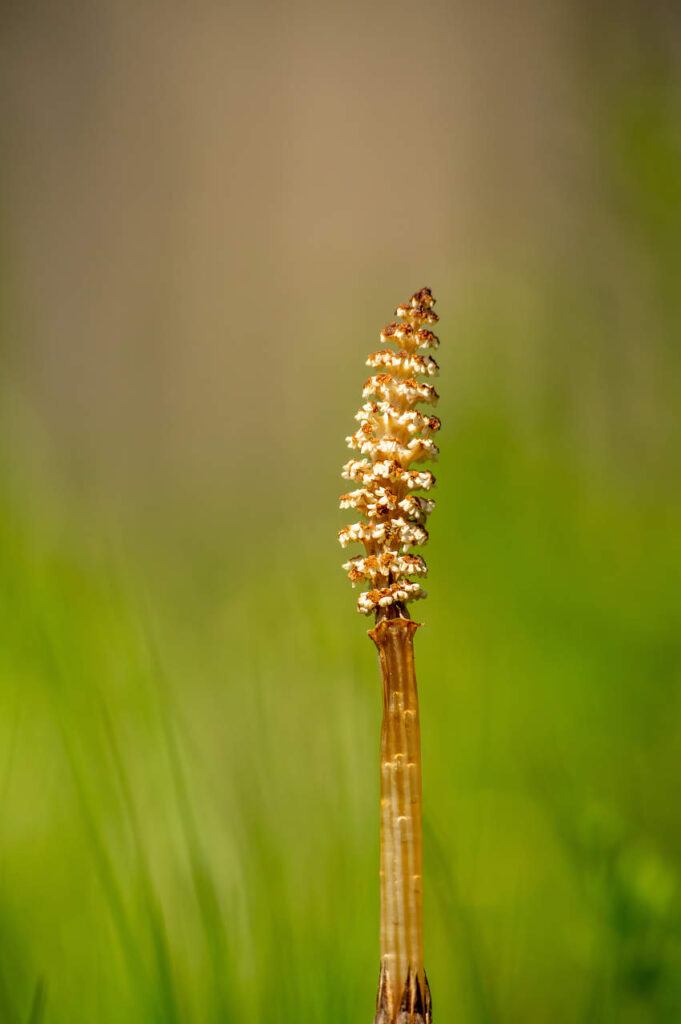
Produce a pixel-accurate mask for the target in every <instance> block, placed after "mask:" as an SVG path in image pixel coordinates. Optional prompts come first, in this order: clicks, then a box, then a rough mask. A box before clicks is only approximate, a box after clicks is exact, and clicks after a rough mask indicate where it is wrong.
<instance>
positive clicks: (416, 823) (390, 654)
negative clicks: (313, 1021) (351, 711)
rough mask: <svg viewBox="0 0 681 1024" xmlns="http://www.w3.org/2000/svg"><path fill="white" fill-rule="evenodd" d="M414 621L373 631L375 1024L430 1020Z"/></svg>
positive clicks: (391, 623)
mask: <svg viewBox="0 0 681 1024" xmlns="http://www.w3.org/2000/svg"><path fill="white" fill-rule="evenodd" d="M417 628H418V624H417V623H415V622H413V621H412V620H411V619H405V618H392V619H384V620H382V621H381V622H379V623H378V625H377V626H376V627H375V629H372V630H371V631H370V632H369V636H370V637H371V639H372V640H373V641H374V643H375V644H376V647H377V648H378V653H379V658H380V664H381V675H382V679H383V722H382V727H381V866H380V879H381V927H380V950H381V977H380V982H379V995H378V1006H377V1014H376V1020H375V1024H412V1022H413V1024H426V1022H429V1021H430V993H429V991H428V982H427V980H426V976H425V971H424V966H423V885H422V879H423V831H422V805H421V730H420V725H419V708H418V693H417V688H416V675H415V673H414V633H415V632H416V630H417Z"/></svg>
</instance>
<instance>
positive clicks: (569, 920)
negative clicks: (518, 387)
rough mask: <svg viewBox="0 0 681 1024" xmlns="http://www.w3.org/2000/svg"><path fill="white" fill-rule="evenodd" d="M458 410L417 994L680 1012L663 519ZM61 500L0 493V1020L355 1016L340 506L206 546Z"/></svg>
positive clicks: (358, 805)
mask: <svg viewBox="0 0 681 1024" xmlns="http://www.w3.org/2000/svg"><path fill="white" fill-rule="evenodd" d="M452 436H453V437H455V439H454V440H451V441H449V443H448V442H447V440H445V453H444V454H445V459H446V465H447V472H446V473H441V480H440V488H439V493H438V498H439V502H438V509H437V511H436V513H435V515H434V517H433V524H432V536H433V541H432V544H431V546H430V550H429V553H428V557H429V564H430V565H431V568H432V578H431V581H430V586H429V592H430V598H429V600H428V602H427V603H426V604H425V605H424V606H423V607H422V608H421V609H419V611H420V613H421V618H423V619H424V620H425V622H426V626H425V628H424V629H423V630H421V631H420V633H419V636H418V637H417V658H418V674H419V679H420V684H421V691H422V704H423V707H422V716H423V730H424V783H425V805H426V851H425V854H426V892H425V901H426V911H425V912H426V921H425V927H426V956H427V965H428V970H429V975H430V980H431V986H432V988H433V992H434V998H435V1000H436V1013H437V1019H438V1020H441V1021H443V1022H444V1021H447V1020H462V1021H471V1022H476V1024H477V1022H481V1024H496V1022H499V1024H501V1022H503V1024H509V1022H511V1024H512V1022H518V1024H520V1022H527V1021H532V1022H535V1021H536V1022H540V1021H543V1020H551V1021H552V1022H553V1024H561V1022H565V1024H568V1022H576V1021H579V1022H585V1024H586V1022H592V1021H593V1022H598V1024H610V1022H612V1024H615V1022H617V1024H629V1022H631V1024H638V1022H653V1021H655V1022H667V1021H669V1022H672V1021H677V1020H678V1019H679V1016H680V1014H681V973H680V972H681V959H680V957H681V902H680V892H679V879H680V877H681V819H679V815H678V791H679V785H680V784H681V761H680V760H679V757H678V753H679V749H680V739H681V736H680V733H681V724H680V723H681V717H680V715H679V710H680V708H679V701H680V694H681V691H680V689H679V666H680V664H681V641H680V637H681V632H680V630H679V626H680V622H679V618H680V614H679V602H678V596H677V580H678V578H679V570H680V569H681V552H680V551H679V543H678V532H677V531H678V525H679V524H678V521H677V520H676V519H675V517H674V516H673V515H672V514H671V512H670V503H669V502H668V500H664V499H663V498H659V499H655V498H654V497H652V496H651V492H650V491H649V490H646V491H645V492H644V490H643V489H642V488H639V489H638V490H631V489H630V490H629V491H627V490H626V488H624V487H623V486H619V485H617V484H616V483H614V482H612V481H610V482H609V483H608V482H606V481H604V480H602V479H600V478H597V477H596V476H595V475H591V476H590V475H589V472H588V471H587V470H584V469H579V468H578V467H576V466H575V465H574V464H572V463H571V461H570V459H569V456H568V455H567V454H566V453H565V452H564V451H563V452H561V450H560V448H559V447H558V446H554V447H552V448H549V449H547V451H546V452H545V453H544V454H541V453H538V452H537V451H536V450H532V449H531V448H530V447H529V445H528V444H527V443H526V442H523V440H522V439H521V438H519V437H517V436H514V434H513V433H512V431H510V430H509V429H508V427H507V425H505V424H504V421H503V420H502V419H500V418H499V417H498V416H496V417H493V418H490V417H489V416H484V415H482V413H480V412H479V411H478V412H475V413H471V414H470V416H469V417H468V418H467V419H466V420H462V421H461V422H460V424H459V429H458V431H457V432H456V434H455V435H454V434H452ZM11 476H12V474H10V478H11ZM54 499H55V494H54V492H51V491H50V489H49V488H46V489H43V490H39V489H36V487H35V486H34V487H32V488H29V487H27V486H26V485H25V482H24V483H22V482H21V479H20V476H18V475H15V479H14V484H13V486H11V487H8V489H7V492H6V498H5V500H4V502H3V505H2V521H1V528H0V529H1V534H2V537H1V543H0V552H1V553H0V582H1V589H0V593H1V598H0V600H1V602H2V607H1V608H0V615H1V618H2V622H3V623H4V629H3V637H4V638H3V643H2V645H1V647H0V752H1V757H2V760H1V761H0V801H1V802H0V838H1V851H2V853H1V860H0V1020H1V1021H2V1022H3V1024H5V1022H6V1024H25V1022H29V1021H30V1022H37V1021H45V1022H46V1024H47V1022H49V1024H76V1022H80V1021H82V1022H86V1021H87V1022H91V1021H97V1022H102V1024H109V1022H119V1021H120V1022H124V1021H125V1022H135V1021H140V1022H159V1024H161V1022H164V1024H167V1022H171V1024H172V1022H180V1021H181V1022H183V1024H185V1022H186V1024H189V1022H197V1024H198V1022H201V1024H205V1022H212V1021H215V1022H217V1021H231V1020H234V1021H238V1020H249V1021H262V1022H263V1024H266V1022H267V1024H279V1022H281V1024H285V1022H289V1021H290V1022H293V1021H299V1020H305V1021H306V1022H310V1024H332V1022H336V1021H337V1022H338V1024H341V1022H348V1021H356V1020H370V1019H371V1012H372V1003H373V999H374V996H375V985H376V978H377V966H378V964H377V920H378V896H377V862H378V849H377V841H378V829H377V798H378V796H377V795H378V771H377V744H378V732H379V715H380V698H379V682H378V671H377V666H376V664H375V657H374V653H373V650H372V647H371V644H370V643H369V641H368V640H367V638H366V636H365V628H366V623H365V622H364V621H363V620H362V621H360V619H359V618H358V617H357V616H356V615H355V613H354V612H353V609H352V596H351V593H350V592H349V589H348V587H347V584H346V583H345V582H344V580H343V577H342V573H341V572H340V569H339V561H340V556H339V552H338V551H337V550H336V548H335V544H334V538H333V528H334V526H335V525H338V524H337V523H336V522H335V517H334V516H333V511H332V509H329V515H328V520H323V521H322V522H320V524H319V528H318V529H316V530H313V531H312V532H311V533H309V534H308V535H307V536H305V537H301V536H300V535H299V532H298V531H297V529H296V527H295V524H292V525H291V527H290V529H289V530H288V532H284V534H283V535H280V536H279V537H278V538H276V539H275V538H274V537H272V538H271V539H270V540H268V536H267V533H266V532H265V534H264V536H265V541H264V545H263V546H261V548H260V550H259V551H255V550H251V549H248V548H247V549H246V550H244V551H241V552H237V553H236V554H235V555H234V556H233V559H232V561H231V562H230V557H229V552H228V551H227V550H226V549H227V545H226V543H224V540H223V536H222V535H217V534H216V535H215V536H214V537H211V538H209V541H208V542H206V540H205V538H203V541H202V543H203V545H204V546H203V547H201V546H199V545H198V544H197V545H196V546H194V547H192V546H187V547H185V548H180V549H179V550H178V549H177V548H176V547H175V545H174V544H173V543H172V542H171V540H170V534H168V537H167V538H165V539H164V537H161V538H160V539H159V537H158V536H157V537H156V539H155V541H154V542H153V544H152V542H151V541H149V544H148V546H144V545H142V546H140V545H137V544H133V543H132V542H131V543H130V544H126V543H119V542H117V544H116V545H114V547H113V548H112V547H111V543H110V538H111V532H110V531H109V530H108V529H107V528H106V527H104V526H103V525H101V524H100V525H93V524H92V523H91V522H90V521H89V520H88V519H87V517H86V516H85V515H82V516H79V515H78V513H77V512H76V511H75V510H74V508H73V507H69V506H68V504H66V505H63V506H62V507H61V508H60V507H58V505H57V504H56V503H55V501H54ZM227 535H228V528H227V526H226V527H225V531H224V536H225V537H226V536H227ZM145 552H146V554H145ZM292 564H296V566H297V570H296V572H292V571H291V565H292Z"/></svg>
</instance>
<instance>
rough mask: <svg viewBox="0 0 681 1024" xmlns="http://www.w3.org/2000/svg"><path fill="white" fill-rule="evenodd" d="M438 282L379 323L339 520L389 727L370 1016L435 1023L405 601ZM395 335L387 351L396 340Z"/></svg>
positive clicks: (427, 420) (425, 436)
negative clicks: (351, 551) (375, 981)
mask: <svg viewBox="0 0 681 1024" xmlns="http://www.w3.org/2000/svg"><path fill="white" fill-rule="evenodd" d="M434 303H435V299H434V297H433V294H432V292H431V291H430V288H421V290H420V291H418V292H415V293H414V295H412V297H411V299H409V301H408V302H405V303H404V304H403V305H401V306H398V307H397V309H396V310H395V315H396V316H397V317H399V320H398V321H395V322H393V323H391V324H388V326H387V327H385V328H384V329H383V330H382V331H381V342H382V343H383V344H385V345H386V348H384V349H382V350H380V351H378V352H373V353H372V354H371V355H370V356H369V358H368V359H367V365H368V366H370V367H371V368H372V369H373V370H380V371H381V372H380V373H375V374H374V375H373V376H371V377H369V379H368V381H367V382H366V384H365V385H364V389H363V391H362V397H363V398H365V399H368V401H366V402H365V403H364V405H362V406H361V408H360V410H359V412H358V413H357V415H356V416H355V419H356V420H357V422H358V423H359V427H358V428H357V430H356V431H355V433H354V434H352V436H351V437H348V438H347V442H348V447H350V448H352V449H354V450H356V451H358V452H359V453H360V454H361V455H362V456H364V458H361V459H358V458H352V459H350V461H349V462H348V463H346V465H345V466H344V467H343V476H344V477H345V479H346V480H352V481H353V482H354V483H355V484H359V487H357V489H356V490H353V491H350V492H349V493H348V494H343V495H342V496H341V499H340V503H341V508H351V509H355V510H356V511H357V512H358V513H359V514H360V516H361V517H362V518H360V520H359V521H358V522H356V523H351V524H350V525H349V526H345V527H343V529H342V530H340V531H339V533H338V539H339V541H340V543H341V544H342V546H343V547H346V546H347V545H348V544H352V543H360V544H363V545H364V554H363V555H356V556H355V557H354V558H350V559H349V561H347V562H346V563H345V565H344V566H343V568H344V569H345V570H346V571H347V574H348V576H349V578H350V580H351V582H352V585H353V586H355V584H357V583H368V584H369V589H368V590H365V591H363V592H362V593H361V594H360V595H359V598H358V599H357V608H358V611H360V612H362V613H363V614H364V615H375V616H376V626H375V627H374V629H372V630H371V631H370V632H369V636H370V637H371V639H372V640H373V641H374V643H375V644H376V647H377V648H378V653H379V657H380V662H381V674H382V677H383V726H382V730H381V872H380V878H381V932H380V950H381V973H380V980H379V986H378V999H377V1006H376V1017H375V1020H374V1024H431V1020H432V1012H431V1003H430V991H429V989H428V982H427V980H426V973H425V970H424V967H423V923H422V916H423V915H422V872H423V838H422V825H421V819H422V812H421V733H420V727H419V706H418V696H417V692H416V676H415V675H414V633H415V632H416V629H417V628H418V627H417V624H416V623H415V622H413V621H412V620H411V619H410V618H409V614H408V612H407V604H408V602H410V601H416V600H419V599H420V598H423V597H425V596H426V593H425V591H424V590H423V588H422V587H421V584H420V583H419V582H418V581H417V580H414V579H411V578H410V577H413V576H417V577H423V576H425V575H426V573H427V567H426V563H425V562H424V560H423V558H421V556H420V555H414V554H411V553H410V550H409V549H410V548H412V547H414V546H420V545H423V544H425V543H426V541H427V540H428V531H427V529H426V526H425V524H426V520H427V518H428V516H429V515H430V513H431V512H432V510H433V505H434V502H433V501H432V500H431V499H430V498H427V497H424V496H423V495H418V494H415V493H414V492H415V491H429V490H430V489H431V488H432V487H433V486H434V485H435V478H434V477H433V474H432V473H431V472H430V470H422V469H414V468H413V467H414V466H415V465H416V464H418V463H421V462H429V461H434V460H435V459H437V456H438V447H437V445H436V444H435V442H434V441H433V435H434V434H435V433H437V431H438V430H439V429H440V421H439V419H438V418H437V416H432V415H429V414H426V413H424V412H422V411H421V410H419V409H417V408H416V406H417V405H420V404H423V403H425V404H427V405H431V406H432V405H435V404H436V403H437V401H438V393H437V391H436V390H435V388H434V387H433V386H432V384H424V383H419V382H418V381H417V379H416V378H417V377H428V378H432V377H436V376H437V374H438V372H439V367H438V365H437V363H436V362H435V360H434V359H433V357H432V356H430V355H422V354H421V353H422V351H424V350H428V349H436V348H437V347H438V345H439V344H440V342H439V339H438V338H437V336H436V335H435V334H433V332H432V331H431V330H430V325H432V324H436V323H437V322H438V320H439V317H438V315H437V313H436V312H435V311H434V309H433V305H434ZM391 344H395V345H397V348H396V349H391V348H390V345H391Z"/></svg>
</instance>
